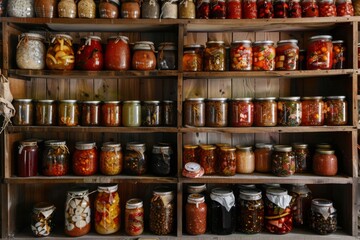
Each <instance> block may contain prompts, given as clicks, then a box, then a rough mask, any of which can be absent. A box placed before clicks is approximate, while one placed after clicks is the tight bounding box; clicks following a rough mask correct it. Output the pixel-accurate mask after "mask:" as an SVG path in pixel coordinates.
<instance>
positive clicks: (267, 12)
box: [256, 0, 274, 18]
mask: <svg viewBox="0 0 360 240" xmlns="http://www.w3.org/2000/svg"><path fill="white" fill-rule="evenodd" d="M256 6H257V18H273V17H274V8H273V4H272V0H257V2H256Z"/></svg>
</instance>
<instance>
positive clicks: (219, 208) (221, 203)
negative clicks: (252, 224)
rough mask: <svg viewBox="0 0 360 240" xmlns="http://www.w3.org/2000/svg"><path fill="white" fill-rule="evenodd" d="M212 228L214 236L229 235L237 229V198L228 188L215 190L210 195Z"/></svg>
mask: <svg viewBox="0 0 360 240" xmlns="http://www.w3.org/2000/svg"><path fill="white" fill-rule="evenodd" d="M210 199H211V203H210V215H209V221H210V228H211V232H212V233H213V234H217V235H229V234H231V233H232V232H233V231H234V229H235V220H236V219H235V214H236V212H235V211H236V209H235V196H234V194H233V191H231V190H230V189H227V188H213V189H212V190H211V194H210Z"/></svg>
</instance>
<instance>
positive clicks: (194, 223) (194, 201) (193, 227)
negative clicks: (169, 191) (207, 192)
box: [185, 194, 207, 235]
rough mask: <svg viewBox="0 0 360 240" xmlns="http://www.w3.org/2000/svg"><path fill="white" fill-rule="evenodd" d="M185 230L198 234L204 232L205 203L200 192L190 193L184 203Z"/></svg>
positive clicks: (205, 223)
mask: <svg viewBox="0 0 360 240" xmlns="http://www.w3.org/2000/svg"><path fill="white" fill-rule="evenodd" d="M185 218H186V232H187V233H188V234H190V235H199V234H204V233H205V232H206V225H207V221H206V220H207V205H206V203H205V197H204V196H203V195H201V194H190V195H189V196H188V198H187V203H186V205H185Z"/></svg>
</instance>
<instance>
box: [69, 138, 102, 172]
mask: <svg viewBox="0 0 360 240" xmlns="http://www.w3.org/2000/svg"><path fill="white" fill-rule="evenodd" d="M97 165H98V152H97V149H96V143H94V142H77V143H75V151H74V154H73V157H72V170H73V173H74V174H75V175H79V176H90V175H94V174H95V173H96V172H97Z"/></svg>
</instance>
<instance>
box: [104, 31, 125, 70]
mask: <svg viewBox="0 0 360 240" xmlns="http://www.w3.org/2000/svg"><path fill="white" fill-rule="evenodd" d="M104 60H105V62H104V66H105V69H107V70H115V71H122V70H129V69H130V63H131V54H130V47H129V38H128V37H125V36H111V37H109V38H108V39H107V45H106V50H105V57H104Z"/></svg>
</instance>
